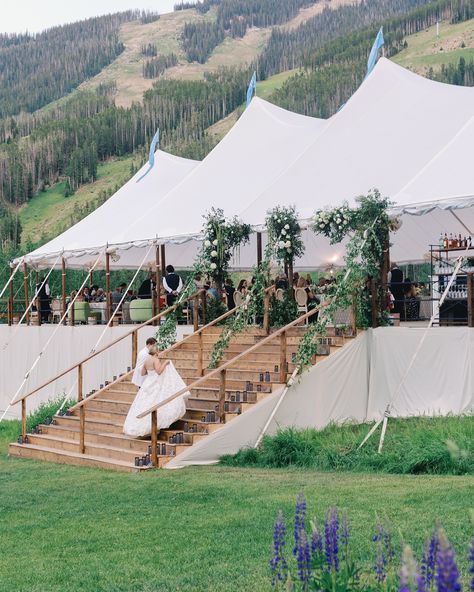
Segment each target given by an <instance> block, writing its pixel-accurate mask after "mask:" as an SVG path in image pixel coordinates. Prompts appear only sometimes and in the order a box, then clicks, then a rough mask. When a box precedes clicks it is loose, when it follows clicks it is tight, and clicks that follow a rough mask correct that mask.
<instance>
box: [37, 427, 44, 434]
mask: <svg viewBox="0 0 474 592" xmlns="http://www.w3.org/2000/svg"><path fill="white" fill-rule="evenodd" d="M36 433H37V434H42V433H43V430H42V429H41V428H40V427H39V426H38V427H37V428H36Z"/></svg>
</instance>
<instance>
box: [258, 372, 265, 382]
mask: <svg viewBox="0 0 474 592" xmlns="http://www.w3.org/2000/svg"><path fill="white" fill-rule="evenodd" d="M258 379H259V380H260V382H263V380H264V374H263V372H260V374H259V377H258Z"/></svg>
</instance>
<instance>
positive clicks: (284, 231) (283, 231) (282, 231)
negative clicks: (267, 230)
mask: <svg viewBox="0 0 474 592" xmlns="http://www.w3.org/2000/svg"><path fill="white" fill-rule="evenodd" d="M281 233H282V234H283V236H284V235H285V234H286V230H285V229H284V228H282V229H281Z"/></svg>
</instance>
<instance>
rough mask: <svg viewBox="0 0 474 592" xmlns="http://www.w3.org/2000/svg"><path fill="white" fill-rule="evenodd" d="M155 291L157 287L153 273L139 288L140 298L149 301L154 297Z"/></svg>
mask: <svg viewBox="0 0 474 592" xmlns="http://www.w3.org/2000/svg"><path fill="white" fill-rule="evenodd" d="M154 289H155V285H154V282H153V273H152V272H150V273H149V275H148V277H147V279H146V280H143V282H142V283H141V284H140V287H139V288H138V294H137V296H138V298H140V299H145V300H148V299H150V298H151V297H152V294H153V290H154Z"/></svg>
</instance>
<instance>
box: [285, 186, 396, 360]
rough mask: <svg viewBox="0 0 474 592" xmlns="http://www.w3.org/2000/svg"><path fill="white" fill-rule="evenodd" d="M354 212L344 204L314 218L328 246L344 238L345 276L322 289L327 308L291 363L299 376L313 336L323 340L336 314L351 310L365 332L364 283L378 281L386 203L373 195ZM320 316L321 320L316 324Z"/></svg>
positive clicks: (366, 295)
mask: <svg viewBox="0 0 474 592" xmlns="http://www.w3.org/2000/svg"><path fill="white" fill-rule="evenodd" d="M356 202H357V207H356V208H349V206H348V205H347V204H344V205H343V206H342V207H339V208H336V209H334V210H330V209H325V210H318V211H317V212H315V215H314V220H313V225H312V229H313V231H314V232H316V233H318V234H323V235H324V236H326V237H328V238H329V239H330V240H331V243H333V244H334V243H336V242H340V241H342V240H343V239H344V238H346V237H348V241H347V245H346V254H345V257H344V262H345V272H344V273H340V274H338V276H337V277H336V281H335V282H334V283H333V284H329V285H328V286H327V292H326V294H327V300H326V302H328V304H327V306H325V308H324V313H323V315H321V313H319V314H320V318H319V319H318V321H317V322H316V323H314V324H313V326H312V327H311V329H310V330H309V331H307V332H306V334H305V335H304V337H303V339H302V340H301V342H300V346H299V348H298V352H297V354H296V363H297V365H298V366H299V368H300V371H302V370H303V369H304V368H306V367H308V366H310V365H311V363H312V360H313V357H314V355H315V354H316V349H317V345H318V336H320V335H324V334H325V328H326V325H327V324H328V323H333V322H334V316H335V312H336V310H337V309H339V308H348V307H350V306H355V308H356V322H357V326H358V327H360V328H367V327H369V326H370V321H371V318H370V311H371V308H370V291H369V287H368V280H369V279H371V278H373V279H375V280H376V281H380V279H381V277H380V273H381V267H382V261H383V257H384V251H385V249H386V248H387V247H388V237H389V230H390V227H391V224H392V223H391V221H390V218H389V215H388V213H387V210H388V207H389V205H390V201H389V200H388V199H387V198H385V197H382V196H381V195H380V192H379V191H378V190H376V189H374V190H373V191H371V192H370V193H369V194H368V195H364V196H360V197H358V198H357V199H356ZM377 298H378V299H379V307H378V310H379V311H380V316H379V324H380V325H386V324H388V315H387V312H386V306H385V304H386V302H385V300H386V295H385V290H384V289H381V290H379V293H378V294H377ZM321 316H323V319H324V320H321Z"/></svg>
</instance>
